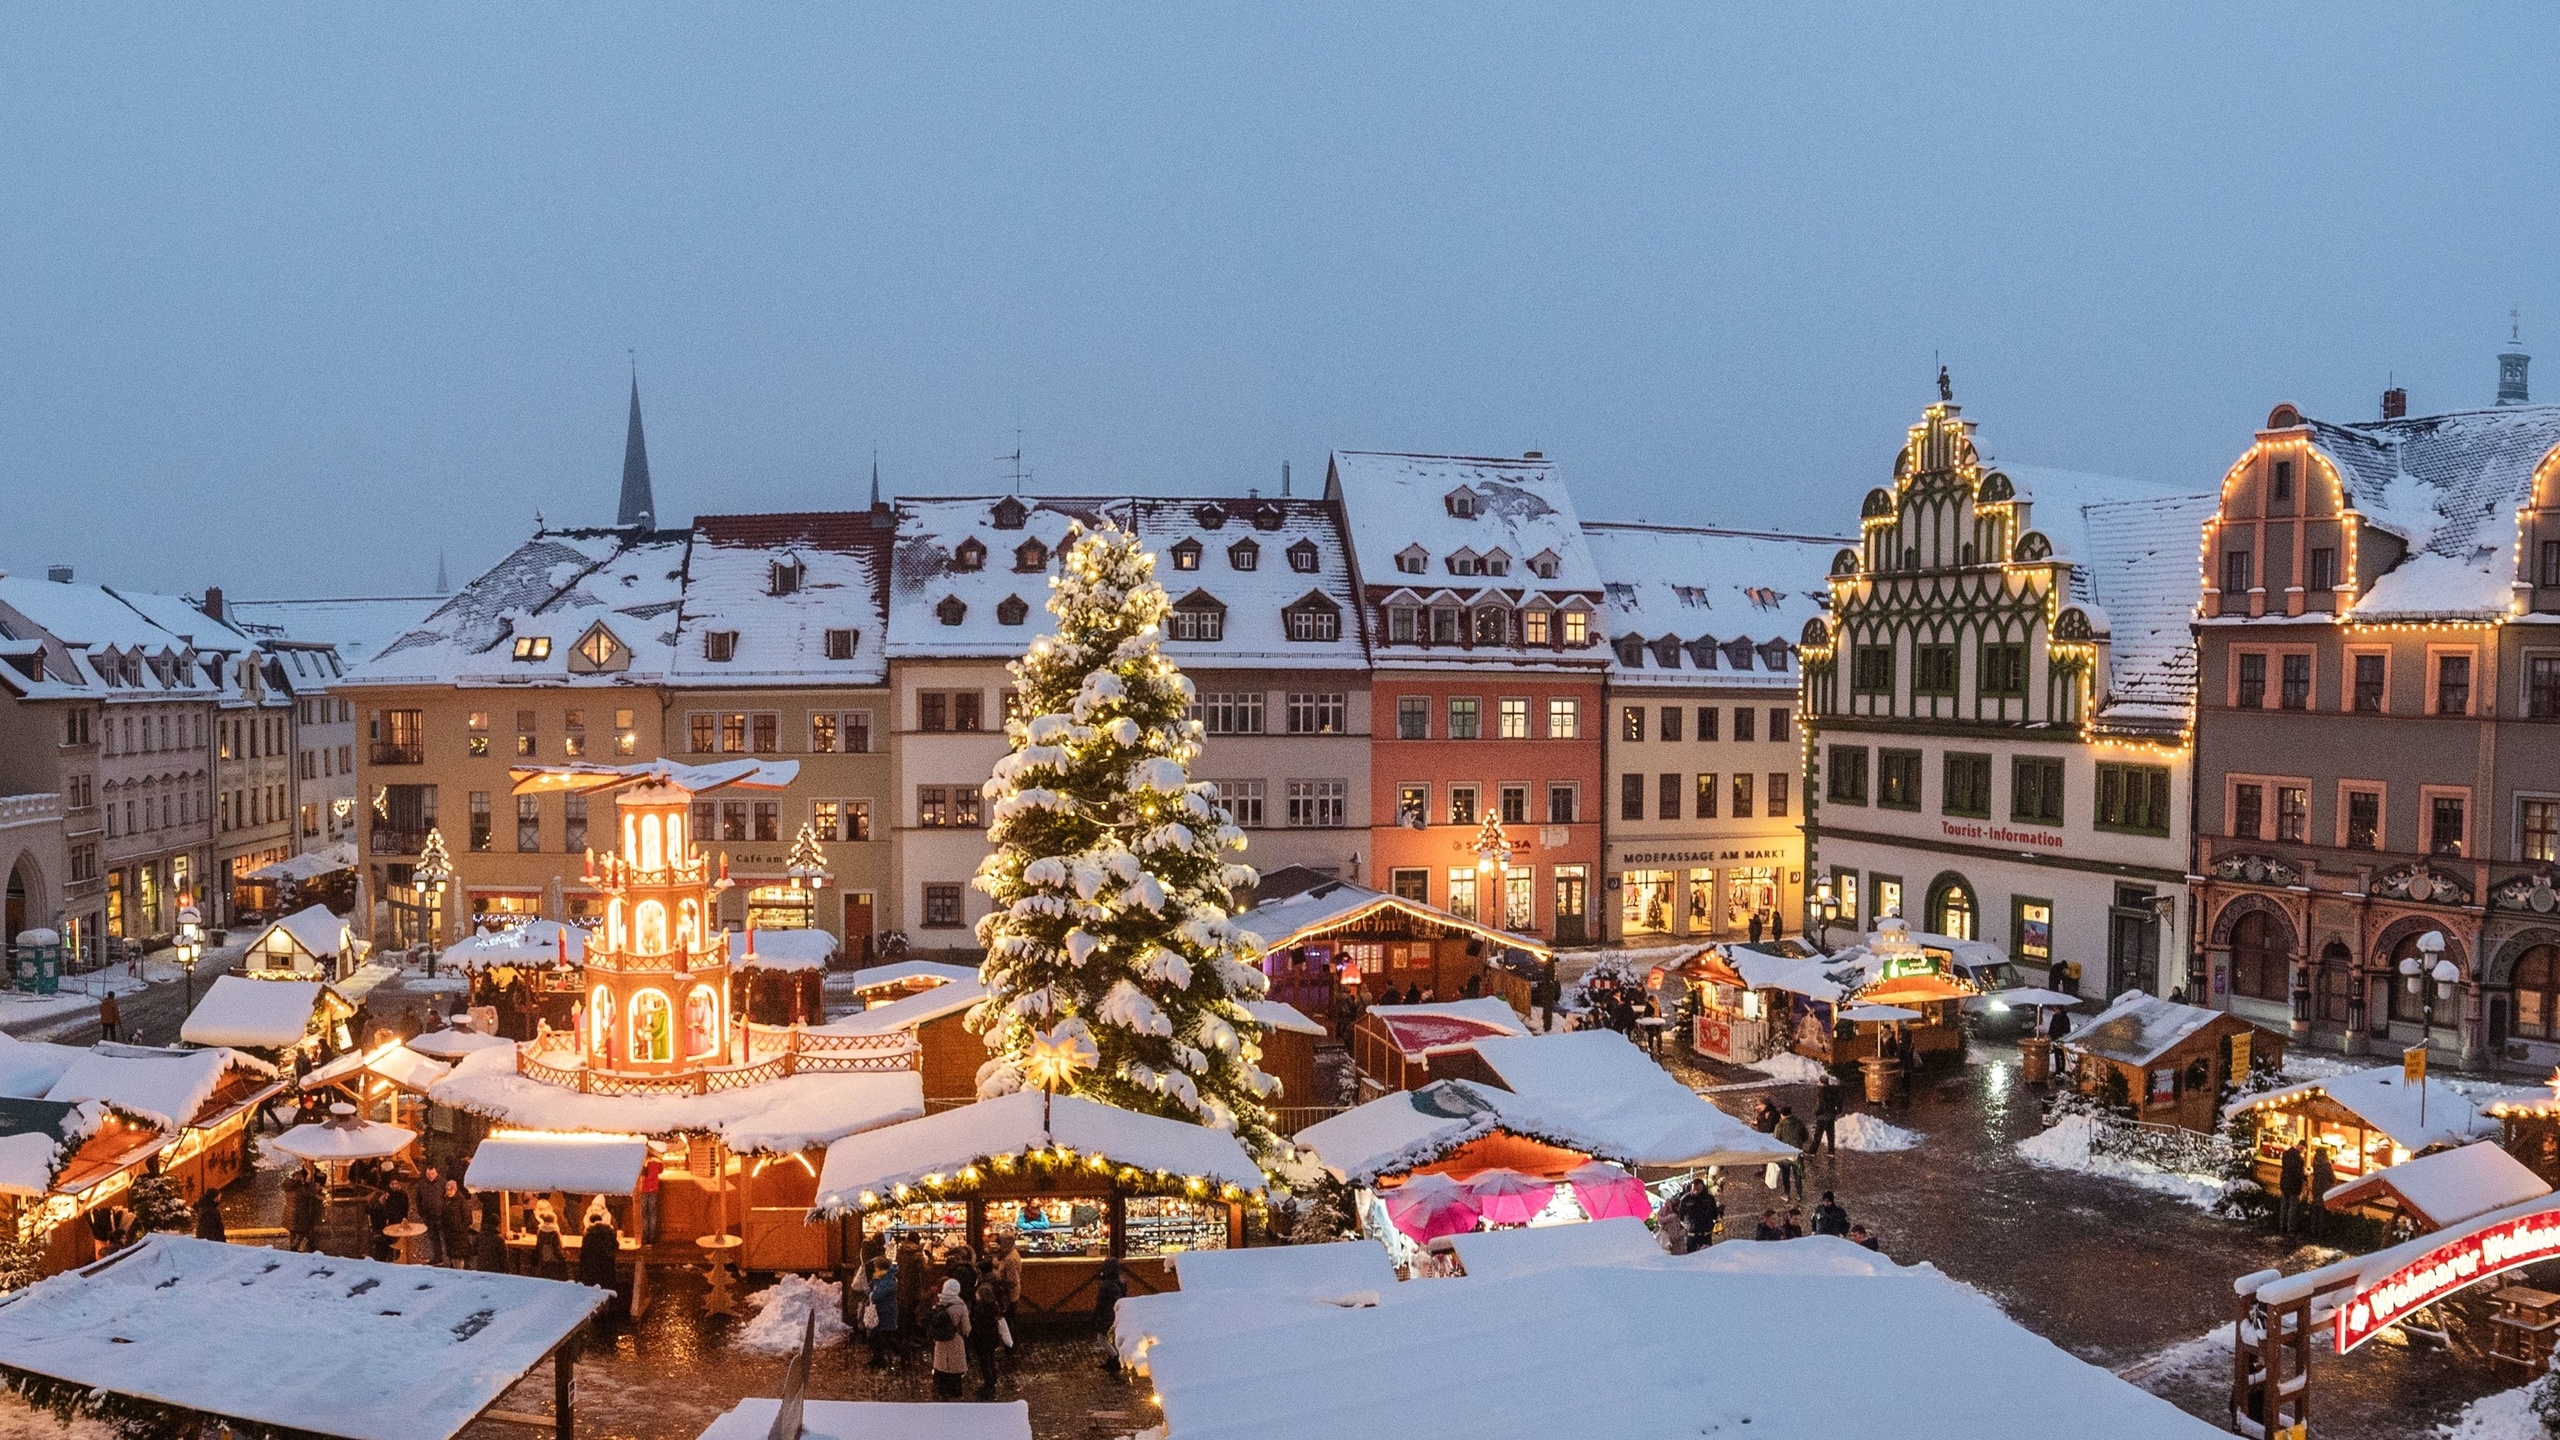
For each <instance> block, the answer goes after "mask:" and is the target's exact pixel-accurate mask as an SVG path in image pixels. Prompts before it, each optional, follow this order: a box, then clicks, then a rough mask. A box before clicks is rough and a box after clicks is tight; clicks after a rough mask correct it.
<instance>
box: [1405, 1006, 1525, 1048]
mask: <svg viewBox="0 0 2560 1440" xmlns="http://www.w3.org/2000/svg"><path fill="white" fill-rule="evenodd" d="M1367 1013H1368V1014H1369V1015H1371V1016H1374V1017H1376V1019H1377V1021H1378V1023H1379V1024H1381V1025H1383V1026H1385V1027H1386V1031H1387V1038H1388V1039H1389V1040H1391V1041H1393V1042H1395V1047H1396V1049H1398V1050H1400V1051H1402V1052H1404V1054H1405V1055H1407V1056H1409V1057H1419V1056H1425V1055H1438V1054H1441V1053H1443V1052H1446V1051H1450V1050H1464V1049H1466V1048H1467V1047H1468V1046H1470V1045H1473V1044H1475V1043H1476V1042H1477V1041H1479V1040H1490V1039H1493V1038H1495V1037H1497V1036H1503V1035H1526V1034H1528V1033H1529V1027H1528V1026H1527V1025H1526V1024H1524V1023H1523V1022H1522V1021H1521V1019H1520V1012H1519V1011H1517V1010H1514V1009H1512V1008H1511V1005H1510V1003H1509V1002H1508V1001H1503V1000H1497V999H1495V998H1493V997H1492V996H1490V995H1487V996H1481V997H1478V998H1476V999H1473V1000H1442V1001H1427V1002H1425V1003H1423V1004H1420V1005H1372V1006H1370V1007H1369V1009H1368V1012H1367Z"/></svg>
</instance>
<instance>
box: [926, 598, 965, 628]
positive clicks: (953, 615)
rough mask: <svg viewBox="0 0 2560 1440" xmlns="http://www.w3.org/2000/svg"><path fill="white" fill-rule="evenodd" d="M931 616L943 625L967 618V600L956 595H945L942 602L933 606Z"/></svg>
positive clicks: (955, 623)
mask: <svg viewBox="0 0 2560 1440" xmlns="http://www.w3.org/2000/svg"><path fill="white" fill-rule="evenodd" d="M933 618H934V619H936V620H939V621H941V622H942V623H943V624H945V625H957V624H959V623H960V622H961V621H963V620H966V619H968V618H969V602H967V601H965V600H963V599H961V598H960V597H959V596H957V595H945V596H943V597H942V603H941V604H939V605H936V606H934V607H933Z"/></svg>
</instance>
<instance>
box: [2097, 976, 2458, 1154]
mask: <svg viewBox="0 0 2560 1440" xmlns="http://www.w3.org/2000/svg"><path fill="white" fill-rule="evenodd" d="M2100 1018H2101V1019H2103V1018H2104V1017H2103V1016H2102V1017H2100ZM2096 1028H2097V1026H2096V1025H2095V1024H2092V1025H2091V1026H2090V1029H2091V1030H2095V1029H2096ZM2082 1033H2083V1034H2084V1035H2085V1034H2086V1033H2087V1032H2085V1031H2084V1032H2082ZM2259 1033H2261V1034H2264V1033H2265V1032H2263V1031H2261V1032H2259ZM2074 1039H2075V1042H2076V1041H2077V1039H2078V1037H2074ZM2240 1114H2246V1115H2247V1116H2248V1117H2249V1119H2250V1120H2251V1121H2252V1122H2253V1123H2254V1125H2255V1126H2256V1130H2257V1139H2256V1141H2255V1142H2254V1144H2253V1146H2252V1148H2251V1153H2252V1155H2253V1156H2254V1157H2255V1158H2256V1161H2257V1166H2258V1179H2259V1180H2260V1181H2261V1182H2262V1183H2264V1184H2265V1185H2266V1187H2267V1188H2268V1189H2270V1190H2272V1189H2274V1188H2275V1186H2276V1181H2277V1179H2278V1177H2279V1175H2280V1173H2281V1171H2282V1167H2283V1163H2284V1152H2285V1148H2286V1147H2287V1146H2289V1145H2292V1144H2293V1143H2295V1142H2296V1141H2300V1142H2302V1144H2303V1146H2304V1149H2305V1152H2306V1155H2307V1154H2308V1153H2309V1152H2310V1151H2313V1150H2325V1151H2327V1152H2328V1154H2329V1165H2330V1168H2331V1169H2332V1170H2334V1171H2335V1172H2336V1174H2337V1177H2338V1178H2339V1179H2340V1180H2353V1179H2358V1178H2361V1177H2363V1176H2366V1175H2370V1174H2373V1173H2374V1172H2375V1171H2378V1170H2382V1169H2385V1168H2387V1167H2389V1166H2393V1165H2399V1164H2404V1163H2406V1162H2407V1161H2408V1160H2409V1159H2410V1158H2411V1157H2412V1156H2417V1155H2424V1154H2427V1153H2428V1152H2430V1151H2435V1150H2443V1149H2448V1148H2450V1147H2452V1146H2456V1145H2466V1144H2468V1143H2470V1142H2471V1141H2472V1140H2474V1139H2477V1138H2480V1137H2482V1136H2485V1135H2488V1134H2492V1133H2494V1132H2495V1130H2496V1124H2495V1122H2494V1121H2492V1120H2491V1119H2490V1118H2489V1117H2487V1116H2484V1115H2482V1114H2481V1113H2480V1111H2479V1110H2478V1109H2477V1108H2476V1107H2474V1106H2473V1105H2472V1103H2471V1101H2470V1100H2468V1099H2467V1098H2465V1097H2464V1096H2463V1095H2461V1094H2460V1093H2459V1092H2457V1091H2456V1090H2455V1089H2454V1088H2453V1087H2452V1086H2451V1085H2449V1084H2447V1083H2445V1082H2444V1081H2442V1080H2438V1079H2436V1078H2434V1077H2433V1076H2430V1077H2428V1078H2426V1079H2424V1080H2421V1081H2417V1082H2415V1083H2412V1082H2411V1081H2410V1079H2409V1077H2408V1074H2407V1072H2406V1071H2405V1070H2403V1069H2402V1067H2400V1066H2398V1065H2378V1066H2375V1067H2374V1068H2372V1069H2370V1070H2356V1071H2351V1072H2349V1073H2348V1074H2345V1075H2331V1076H2327V1077H2324V1078H2322V1079H2318V1080H2306V1081H2303V1082H2302V1083H2300V1084H2297V1085H2286V1086H2282V1087H2280V1088H2278V1089H2274V1090H2267V1091H2263V1092H2261V1093H2259V1094H2255V1095H2251V1096H2248V1097H2246V1098H2244V1099H2240V1100H2235V1101H2233V1102H2232V1103H2231V1105H2230V1106H2229V1107H2227V1109H2226V1110H2225V1111H2224V1115H2225V1118H2228V1117H2229V1116H2232V1115H2240ZM2191 1128H2192V1127H2191ZM2305 1163H2308V1161H2307V1159H2306V1162H2305Z"/></svg>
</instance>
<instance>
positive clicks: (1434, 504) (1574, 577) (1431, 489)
mask: <svg viewBox="0 0 2560 1440" xmlns="http://www.w3.org/2000/svg"><path fill="white" fill-rule="evenodd" d="M1325 493H1326V495H1327V496H1328V497H1338V498H1339V499H1340V501H1341V503H1342V508H1343V513H1344V515H1345V517H1346V518H1347V519H1348V520H1349V521H1350V525H1351V531H1352V533H1353V534H1354V535H1355V536H1357V537H1359V539H1357V540H1355V541H1354V545H1355V548H1357V547H1359V546H1363V545H1365V547H1366V548H1367V550H1368V551H1369V554H1370V556H1371V557H1372V558H1370V559H1368V560H1365V561H1363V562H1362V564H1363V566H1364V569H1363V572H1362V575H1361V579H1362V581H1363V583H1365V584H1369V585H1373V586H1375V585H1390V586H1391V585H1394V584H1396V583H1398V578H1397V572H1396V570H1395V567H1394V564H1393V557H1394V555H1395V554H1396V553H1397V552H1398V551H1400V550H1402V549H1404V548H1405V547H1407V546H1409V545H1420V546H1421V547H1422V548H1423V549H1424V550H1425V551H1426V552H1428V559H1427V561H1426V562H1425V566H1426V568H1425V571H1424V573H1423V574H1421V575H1416V576H1412V577H1409V578H1411V579H1412V580H1413V581H1414V582H1415V583H1416V584H1428V585H1432V586H1440V585H1447V586H1449V587H1450V588H1452V589H1457V590H1459V591H1461V592H1466V591H1471V590H1476V589H1483V588H1487V585H1486V582H1487V581H1488V580H1499V581H1501V582H1503V583H1502V584H1501V585H1500V586H1499V587H1498V588H1503V589H1519V588H1529V589H1537V590H1546V591H1551V592H1554V593H1557V594H1563V593H1566V592H1572V591H1583V592H1589V591H1595V590H1598V589H1599V588H1600V570H1599V567H1598V566H1597V565H1595V564H1594V563H1593V562H1592V559H1591V551H1590V549H1589V547H1588V546H1586V545H1585V544H1584V543H1583V538H1582V527H1581V524H1580V522H1579V521H1578V520H1577V519H1576V517H1575V515H1574V510H1573V496H1572V494H1571V493H1570V492H1568V491H1567V490H1566V489H1565V484H1564V479H1563V477H1562V476H1560V475H1558V474H1557V473H1556V467H1555V462H1553V461H1551V460H1547V459H1545V458H1543V457H1539V458H1523V459H1517V460H1513V459H1500V458H1494V457H1488V456H1477V455H1404V454H1395V453H1391V452H1387V451H1379V450H1337V451H1335V452H1334V454H1333V464H1332V470H1331V472H1330V473H1329V474H1328V475H1327V476H1326V477H1325ZM1461 496H1463V497H1464V498H1463V500H1462V501H1460V502H1459V503H1453V497H1461ZM1462 510H1463V511H1465V512H1466V513H1460V512H1461V511H1462ZM1495 550H1501V551H1503V552H1504V553H1506V554H1507V555H1508V556H1509V557H1510V558H1511V561H1512V566H1511V573H1510V574H1509V575H1508V576H1466V575H1457V574H1454V573H1452V572H1451V570H1450V569H1449V565H1448V558H1449V557H1450V556H1451V555H1454V554H1457V553H1458V552H1460V551H1472V552H1474V553H1475V554H1478V555H1485V554H1490V553H1492V552H1493V551H1495ZM1541 555H1551V556H1553V557H1554V559H1555V570H1556V573H1555V574H1554V576H1552V577H1544V576H1540V575H1537V574H1535V573H1534V572H1532V571H1531V570H1530V568H1529V562H1530V561H1532V560H1534V559H1536V558H1537V557H1539V556H1541Z"/></svg>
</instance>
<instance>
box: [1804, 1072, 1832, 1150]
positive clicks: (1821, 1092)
mask: <svg viewBox="0 0 2560 1440" xmlns="http://www.w3.org/2000/svg"><path fill="white" fill-rule="evenodd" d="M1839 1126H1840V1077H1839V1076H1837V1075H1834V1074H1832V1073H1831V1072H1830V1071H1829V1070H1825V1071H1823V1072H1822V1083H1821V1084H1819V1085H1817V1086H1815V1087H1814V1090H1813V1143H1812V1144H1811V1145H1810V1146H1807V1147H1806V1148H1805V1152H1804V1153H1806V1154H1807V1155H1819V1154H1821V1153H1822V1146H1823V1142H1824V1141H1829V1142H1830V1144H1831V1153H1832V1154H1834V1155H1837V1154H1839V1153H1840V1135H1839Z"/></svg>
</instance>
